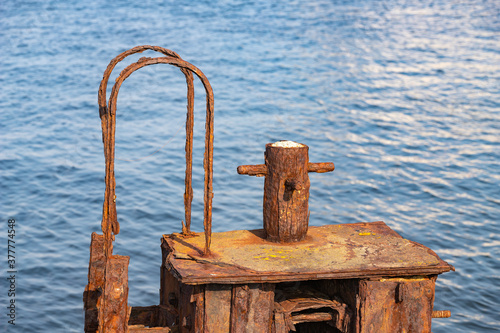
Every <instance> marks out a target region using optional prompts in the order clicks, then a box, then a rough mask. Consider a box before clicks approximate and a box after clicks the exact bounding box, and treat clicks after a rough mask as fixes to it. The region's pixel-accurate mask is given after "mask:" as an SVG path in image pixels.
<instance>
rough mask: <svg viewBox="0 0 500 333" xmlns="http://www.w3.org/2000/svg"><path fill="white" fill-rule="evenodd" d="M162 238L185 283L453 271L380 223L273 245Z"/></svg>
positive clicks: (248, 237)
mask: <svg viewBox="0 0 500 333" xmlns="http://www.w3.org/2000/svg"><path fill="white" fill-rule="evenodd" d="M202 235H203V234H198V235H197V237H196V236H195V237H183V236H182V235H179V234H172V235H164V244H163V247H164V250H165V251H170V252H171V253H172V254H171V255H169V256H168V258H167V263H166V266H167V267H170V268H171V269H173V270H172V273H173V274H174V275H175V276H176V277H177V278H179V279H180V280H182V282H183V283H187V284H203V283H213V282H216V283H250V282H281V281H293V280H311V279H340V278H342V279H344V278H359V277H370V276H408V275H428V274H440V273H443V272H447V271H449V270H451V269H453V267H452V266H450V265H448V264H447V263H446V262H444V261H442V260H441V259H440V258H439V257H438V256H437V255H436V254H435V253H434V252H433V251H431V250H430V249H429V248H427V247H425V246H423V245H421V244H418V243H415V242H412V241H410V240H407V239H404V238H402V237H401V236H400V235H399V234H397V233H396V232H395V231H393V230H391V229H390V228H389V227H388V226H387V225H386V224H385V223H384V222H372V223H354V224H340V225H327V226H322V227H310V228H309V231H308V234H307V237H306V239H305V240H303V241H300V242H295V243H287V244H280V243H273V242H269V241H266V240H265V239H264V234H263V230H250V231H249V230H237V231H228V232H221V233H214V234H213V235H212V248H211V252H212V255H211V256H209V257H207V256H203V255H202V253H203V249H204V245H205V244H204V237H202Z"/></svg>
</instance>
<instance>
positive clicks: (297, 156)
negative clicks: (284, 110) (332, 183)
mask: <svg viewBox="0 0 500 333" xmlns="http://www.w3.org/2000/svg"><path fill="white" fill-rule="evenodd" d="M308 152H309V147H308V146H306V145H304V144H301V143H296V142H293V141H278V142H275V143H268V144H267V145H266V152H265V164H259V165H241V166H239V167H238V173H239V174H246V175H250V176H257V177H262V176H265V177H266V179H265V182H264V207H263V215H264V230H265V232H266V238H267V239H268V240H270V241H273V242H279V243H287V242H296V241H300V240H302V239H304V238H305V236H306V234H307V228H308V226H309V210H308V202H309V186H310V183H309V176H308V172H319V173H322V172H329V171H333V170H334V168H335V166H334V164H333V163H309V154H308Z"/></svg>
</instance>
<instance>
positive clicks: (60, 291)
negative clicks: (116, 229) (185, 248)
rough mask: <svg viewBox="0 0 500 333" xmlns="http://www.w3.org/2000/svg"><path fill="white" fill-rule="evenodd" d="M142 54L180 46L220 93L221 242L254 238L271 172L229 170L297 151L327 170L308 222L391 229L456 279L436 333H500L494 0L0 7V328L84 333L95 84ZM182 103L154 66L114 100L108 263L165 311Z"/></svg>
mask: <svg viewBox="0 0 500 333" xmlns="http://www.w3.org/2000/svg"><path fill="white" fill-rule="evenodd" d="M143 44H150V45H159V46H163V47H166V48H169V49H172V50H174V51H176V52H178V53H179V54H180V55H181V57H183V58H184V59H185V60H187V61H189V62H191V63H193V64H194V65H195V66H197V67H199V68H200V69H201V70H202V71H203V72H204V73H205V74H206V76H207V77H208V78H209V80H210V82H211V84H212V87H213V90H214V94H215V150H214V192H215V197H214V202H213V225H214V231H225V230H234V229H255V228H260V227H261V225H262V190H263V179H262V178H254V177H246V176H240V175H238V174H237V173H236V167H237V166H238V165H241V164H258V163H262V162H263V151H264V146H265V144H266V143H268V142H274V141H276V140H280V139H288V140H294V141H298V142H302V143H304V144H307V145H308V146H309V147H310V160H311V161H314V162H326V161H333V162H334V163H335V165H336V170H335V171H334V172H333V173H329V174H311V175H310V178H311V198H310V202H309V205H310V210H311V216H310V221H311V224H312V225H324V224H332V223H351V222H361V221H377V220H383V221H385V222H386V223H387V224H388V225H389V226H390V227H392V228H393V229H395V230H396V231H397V232H399V233H400V234H401V235H402V236H403V237H405V238H409V239H411V240H414V241H417V242H420V243H422V244H424V245H426V246H428V247H430V248H432V249H433V250H434V251H435V252H436V253H437V254H438V255H439V256H440V257H441V258H442V259H444V260H446V261H447V262H448V263H450V264H452V265H454V266H455V267H456V272H450V273H446V274H443V275H441V276H440V277H439V279H438V281H437V288H436V289H437V292H436V301H435V309H449V310H451V312H452V317H451V318H449V319H435V320H434V321H433V332H435V333H436V332H492V331H498V330H500V315H499V310H498V309H499V299H500V259H499V258H500V190H499V188H500V187H499V185H500V174H499V170H500V3H499V2H498V1H494V0H484V1H481V0H463V1H455V0H435V1H430V0H424V1H409V0H385V1H368V0H364V1H362V0H353V1H333V0H332V1H327V0H318V1H315V0H311V1H260V0H259V1H182V0H180V1H153V0H151V1H150V0H144V1H140V2H139V1H137V2H133V1H96V0H88V1H76V0H66V1H2V2H1V3H0V47H1V50H2V55H1V56H0V69H1V74H0V84H1V89H0V110H1V113H0V129H1V131H0V142H1V150H0V172H1V174H0V175H1V178H0V179H1V201H0V202H1V210H0V211H1V219H2V220H1V223H2V227H1V228H0V233H1V234H0V238H1V239H2V241H1V243H2V246H1V249H2V253H1V254H0V256H1V257H0V263H1V266H0V267H1V274H2V279H1V280H2V282H1V284H0V287H1V290H0V309H3V310H0V331H2V332H82V331H83V317H84V316H83V303H82V292H83V289H84V287H85V284H86V283H87V270H88V259H89V242H90V234H91V233H92V232H93V231H99V229H100V219H101V214H102V202H103V193H104V157H103V149H102V141H101V128H100V120H99V116H98V107H97V89H98V86H99V82H100V79H101V78H102V73H103V71H104V69H105V68H106V66H107V64H108V62H109V61H110V60H111V59H112V58H113V57H114V56H116V55H117V54H119V53H120V52H122V51H124V50H126V49H128V48H131V47H133V46H136V45H143ZM153 55H154V53H148V52H146V53H144V54H142V55H140V56H153ZM140 56H137V57H135V58H134V57H131V59H130V60H129V61H126V64H129V63H131V61H135V60H137V59H138V58H139V57H140ZM124 66H125V64H121V65H119V66H118V67H117V69H116V70H115V73H114V76H112V80H114V78H115V77H116V76H117V73H119V71H120V70H121V69H123V68H124ZM110 86H111V84H110ZM196 91H197V99H196V110H195V113H196V115H195V117H196V120H195V122H196V126H195V165H194V182H195V183H194V186H195V201H194V204H193V210H194V211H193V229H195V231H201V230H202V207H203V198H202V188H203V171H202V158H203V136H204V92H203V89H202V86H201V85H200V84H199V83H197V85H196ZM185 94H186V88H185V82H184V79H183V76H182V74H181V73H180V72H179V71H178V70H177V69H176V68H174V67H171V66H151V67H148V68H144V69H142V70H140V71H138V72H136V73H134V74H133V75H132V76H131V77H130V78H129V79H127V81H126V82H125V83H124V84H123V86H122V89H121V91H120V95H119V99H118V112H117V113H118V116H117V117H118V119H117V144H116V147H117V148H116V149H117V150H116V158H117V159H118V160H117V164H116V177H117V202H118V217H119V221H120V223H121V227H122V232H121V233H120V234H119V235H118V236H117V239H116V246H115V253H117V254H122V255H130V256H131V262H130V274H129V276H130V295H129V303H130V304H132V305H152V304H158V301H159V300H158V298H159V297H158V288H159V267H160V261H161V254H160V237H161V235H162V234H163V233H171V232H177V231H179V230H180V221H181V219H183V199H182V193H183V177H184V176H183V175H184V174H183V167H184V148H183V146H184V134H183V129H182V128H183V126H184V117H185V116H184V114H185V105H186V101H185ZM166 143H167V144H166ZM165 144H166V145H165ZM164 145H165V147H164V148H162V149H161V150H160V151H159V152H158V153H156V154H153V155H151V154H152V153H153V152H155V151H156V150H157V149H158V148H161V147H163V146H164ZM150 155H151V156H150ZM127 160H134V161H132V162H130V161H127ZM9 218H15V219H16V221H17V222H16V232H17V233H16V238H15V241H16V265H17V267H16V268H17V270H18V272H17V279H16V298H15V299H16V321H15V323H16V325H15V326H12V325H10V324H8V322H7V320H8V317H7V316H6V314H7V311H8V309H6V306H7V305H8V303H7V302H8V301H9V300H10V299H11V298H9V297H8V296H7V289H8V285H7V280H6V278H5V277H6V276H7V275H6V274H7V273H6V271H7V265H6V263H7V220H8V219H9Z"/></svg>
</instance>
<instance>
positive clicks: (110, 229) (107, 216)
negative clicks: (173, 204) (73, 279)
mask: <svg viewBox="0 0 500 333" xmlns="http://www.w3.org/2000/svg"><path fill="white" fill-rule="evenodd" d="M146 49H151V50H154V51H159V52H162V53H164V54H165V55H166V56H165V57H160V58H141V59H139V61H137V62H135V63H133V64H131V65H129V66H128V67H126V68H125V69H124V70H123V71H122V72H121V73H120V75H119V77H118V78H117V79H116V82H115V84H114V86H113V89H112V92H111V95H110V100H109V103H108V106H107V107H106V105H105V99H106V98H105V93H106V87H107V79H109V75H110V74H111V71H112V70H113V68H114V66H115V65H116V64H117V63H118V62H119V61H121V60H123V59H124V58H125V57H127V56H128V55H131V54H134V53H138V52H142V51H144V50H146ZM160 63H164V64H171V65H174V66H176V67H178V68H180V69H181V71H182V72H183V73H184V74H185V75H186V81H187V83H188V119H187V121H186V131H187V135H186V165H187V168H186V192H185V194H184V203H185V211H186V222H188V223H189V222H190V215H191V207H190V200H192V188H191V170H192V169H191V167H192V164H191V162H190V161H192V160H191V158H192V157H191V155H192V127H193V122H192V107H193V100H194V89H193V84H192V73H194V74H196V75H197V76H198V77H199V78H200V80H201V81H202V83H203V85H204V88H205V92H206V96H207V115H206V123H205V128H206V135H205V154H204V170H205V188H204V191H205V195H204V201H205V202H204V221H203V224H204V229H205V239H206V242H205V243H206V244H205V253H206V254H208V253H209V252H210V242H211V229H212V197H213V193H212V176H213V127H214V126H213V123H214V103H213V91H212V88H211V85H210V83H209V81H208V79H207V78H206V76H205V75H204V74H203V73H202V72H201V71H200V70H199V69H198V68H197V67H195V66H193V65H192V64H190V63H188V62H186V61H184V60H182V59H181V58H180V57H179V56H178V55H177V54H176V53H175V52H173V51H170V50H167V49H163V48H160V47H153V46H149V45H146V46H141V47H136V48H133V49H131V50H128V51H126V52H124V53H122V54H121V55H119V56H118V57H116V58H115V59H113V60H112V61H111V63H110V64H109V65H108V68H107V69H106V72H105V74H104V77H103V81H102V82H101V86H100V88H99V97H98V99H99V110H100V115H101V122H102V128H103V142H104V150H105V153H104V155H105V158H106V191H105V198H104V207H103V221H102V224H101V227H102V230H103V234H104V236H105V239H106V242H105V243H106V248H107V250H106V252H107V253H108V254H109V255H111V252H112V251H111V250H110V249H111V248H112V247H111V242H112V239H113V236H112V235H113V234H117V233H118V232H119V224H118V221H117V217H116V202H115V199H116V196H115V190H116V181H115V176H114V155H115V129H116V100H117V97H118V92H119V89H120V86H121V84H122V83H123V81H124V80H125V79H126V78H127V77H129V76H130V75H131V74H132V73H133V72H134V71H136V70H138V69H140V68H142V67H145V66H148V65H153V64H160ZM104 81H106V82H105V83H103V82H104ZM103 101H104V103H103ZM190 115H191V117H190ZM188 150H189V151H188ZM188 155H190V156H188ZM188 157H190V158H189V159H188ZM188 176H189V177H188ZM188 178H189V179H188ZM188 180H189V184H188ZM187 201H189V207H188V205H187V204H186V203H187ZM188 211H189V221H188V218H187V216H188ZM187 225H188V228H187V230H188V231H189V224H187ZM184 231H186V229H185V228H184V226H183V232H184Z"/></svg>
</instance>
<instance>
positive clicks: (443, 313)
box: [432, 310, 451, 318]
mask: <svg viewBox="0 0 500 333" xmlns="http://www.w3.org/2000/svg"><path fill="white" fill-rule="evenodd" d="M450 317H451V311H450V310H440V311H432V318H450Z"/></svg>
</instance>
